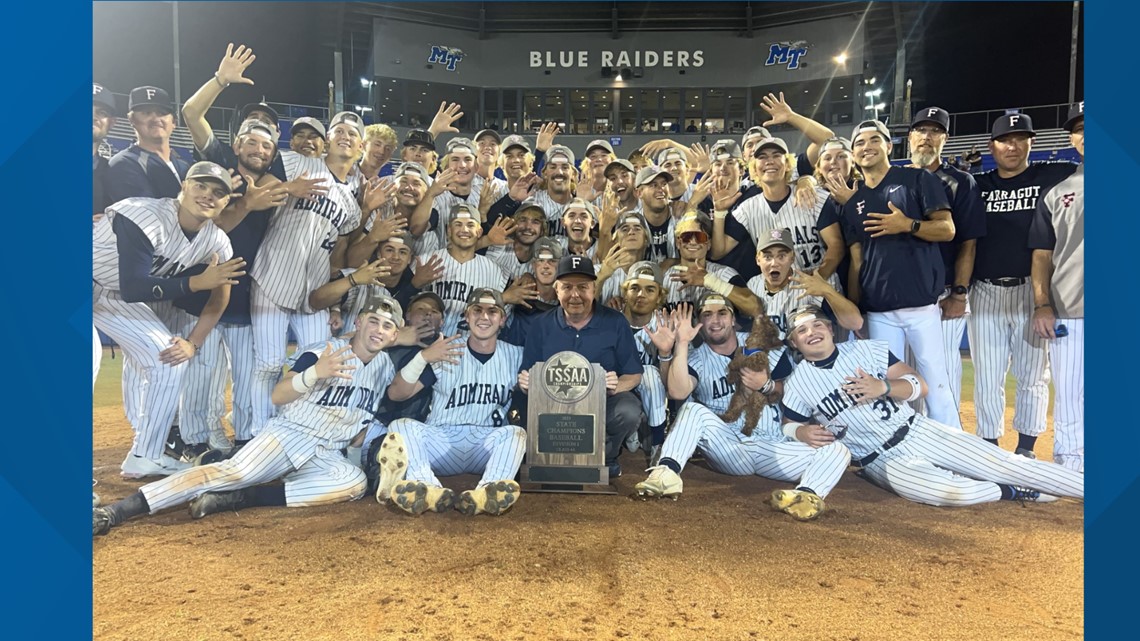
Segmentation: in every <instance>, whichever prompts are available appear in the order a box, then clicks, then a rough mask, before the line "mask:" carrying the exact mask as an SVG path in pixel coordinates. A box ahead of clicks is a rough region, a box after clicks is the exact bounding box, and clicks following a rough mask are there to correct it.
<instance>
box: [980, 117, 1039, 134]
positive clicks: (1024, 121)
mask: <svg viewBox="0 0 1140 641" xmlns="http://www.w3.org/2000/svg"><path fill="white" fill-rule="evenodd" d="M1013 133H1027V134H1029V135H1030V136H1036V135H1037V132H1036V131H1033V118H1030V117H1029V114H1005V115H1004V116H999V117H998V119H997V120H995V121H994V127H993V133H992V134H991V135H990V140H997V139H998V138H1001V137H1002V136H1004V135H1006V134H1013Z"/></svg>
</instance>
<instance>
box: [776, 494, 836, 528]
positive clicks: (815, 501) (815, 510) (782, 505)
mask: <svg viewBox="0 0 1140 641" xmlns="http://www.w3.org/2000/svg"><path fill="white" fill-rule="evenodd" d="M769 502H770V503H771V505H772V507H773V508H775V509H777V510H780V511H781V512H783V513H785V514H788V515H790V516H791V517H792V518H793V519H796V520H797V521H810V520H812V519H814V518H816V517H817V516H819V515H820V514H823V510H824V505H823V499H821V498H820V497H819V496H817V495H816V494H814V493H812V492H807V491H805V490H776V491H775V492H772V498H771V500H770V501H769Z"/></svg>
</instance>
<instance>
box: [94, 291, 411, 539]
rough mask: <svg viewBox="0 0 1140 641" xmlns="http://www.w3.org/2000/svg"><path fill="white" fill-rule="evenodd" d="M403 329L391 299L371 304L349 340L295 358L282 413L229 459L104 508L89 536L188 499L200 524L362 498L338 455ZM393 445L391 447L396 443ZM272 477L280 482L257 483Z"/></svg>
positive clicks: (373, 398) (389, 370) (363, 421)
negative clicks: (219, 515) (216, 517)
mask: <svg viewBox="0 0 1140 641" xmlns="http://www.w3.org/2000/svg"><path fill="white" fill-rule="evenodd" d="M403 323H404V321H403V316H402V313H401V311H400V305H399V303H397V302H396V301H395V300H393V299H391V298H386V297H375V298H373V299H371V300H369V301H368V303H367V304H365V306H364V310H363V311H362V312H361V314H360V316H358V317H357V322H356V332H355V333H354V334H353V336H352V338H351V339H343V338H333V339H331V340H329V341H328V342H327V343H319V344H317V345H312V346H309V347H306V348H304V349H301V350H298V354H299V355H298V356H297V359H296V360H295V361H294V363H293V366H292V368H291V369H290V371H289V372H287V373H286V374H285V377H284V378H282V379H281V381H280V382H278V383H277V385H276V386H275V387H274V388H273V401H274V403H277V404H279V405H282V406H283V407H282V410H281V413H280V414H279V415H278V416H276V417H274V418H273V419H272V420H271V421H269V423H267V424H266V426H265V429H264V430H262V431H261V432H260V433H259V434H258V435H257V436H255V437H254V438H253V440H251V441H250V442H249V443H248V444H247V445H246V446H245V447H243V448H241V449H240V450H238V451H237V454H235V455H234V457H233V458H231V459H228V460H225V461H221V462H219V463H213V464H211V465H203V466H200V467H194V468H191V469H188V470H185V471H183V472H181V473H179V474H175V475H173V476H170V477H168V478H166V479H163V480H161V481H158V482H155V483H150V484H147V485H144V486H143V487H141V488H140V489H139V491H138V492H135V493H134V494H132V495H131V496H129V497H127V498H125V499H123V500H121V501H118V502H116V503H114V504H112V505H109V506H107V507H106V508H95V510H94V511H93V513H92V517H91V518H92V522H91V530H92V535H93V536H94V535H99V534H106V533H107V532H108V531H109V530H110V529H111V528H112V527H114V526H116V525H119V524H121V523H122V522H124V521H126V520H127V519H130V518H133V517H136V516H140V515H143V514H146V513H148V512H149V513H151V514H154V513H155V512H158V511H159V510H163V509H166V508H168V507H173V506H175V505H181V504H182V503H186V502H187V501H189V503H190V517H191V518H195V519H200V518H202V517H204V516H206V515H208V514H214V513H216V512H221V511H224V510H239V509H243V508H247V507H260V506H270V505H276V506H288V507H307V506H312V505H327V504H330V503H339V502H342V501H351V500H354V499H358V498H360V497H361V496H362V495H363V494H364V490H365V487H366V485H367V480H366V478H365V476H364V472H362V471H360V468H359V467H357V466H356V465H353V464H352V463H350V462H349V461H348V460H347V459H346V458H345V457H344V454H342V453H341V449H343V448H344V447H345V446H347V445H348V443H349V442H350V441H351V440H352V439H353V438H354V437H355V436H356V435H357V434H358V433H359V432H360V431H361V429H363V428H364V427H365V426H367V425H368V423H369V422H371V420H372V413H373V412H374V411H375V410H376V407H377V406H378V405H379V402H380V398H381V396H382V395H383V394H384V390H385V388H387V387H388V384H389V383H391V381H392V377H393V376H394V375H395V368H394V367H393V366H392V361H391V360H389V359H388V355H387V354H385V353H383V351H382V350H383V349H384V348H385V347H387V346H388V345H391V344H392V342H393V341H394V340H395V339H396V333H397V331H398V330H399V328H400V326H402V325H403ZM393 441H394V442H396V443H397V444H398V441H399V437H394V438H393ZM392 452H393V453H394V455H392V456H391V458H390V459H389V465H390V467H392V468H399V469H401V470H402V469H403V467H404V465H406V457H405V456H400V452H399V448H398V447H395V448H393V449H392ZM390 476H391V474H390ZM276 479H283V480H284V484H283V485H270V486H265V485H263V484H264V483H269V482H270V481H274V480H276ZM255 486H256V487H255Z"/></svg>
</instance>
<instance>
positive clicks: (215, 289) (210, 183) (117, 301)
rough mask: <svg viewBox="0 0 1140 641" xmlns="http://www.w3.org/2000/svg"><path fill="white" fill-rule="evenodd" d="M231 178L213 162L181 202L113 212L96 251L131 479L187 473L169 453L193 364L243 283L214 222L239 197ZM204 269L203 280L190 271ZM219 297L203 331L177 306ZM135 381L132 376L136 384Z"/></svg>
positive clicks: (98, 299) (196, 174)
mask: <svg viewBox="0 0 1140 641" xmlns="http://www.w3.org/2000/svg"><path fill="white" fill-rule="evenodd" d="M231 189H232V188H231V185H230V175H229V173H228V172H227V171H226V170H225V169H222V168H221V167H220V166H219V165H216V164H214V163H210V162H200V163H197V164H195V165H194V166H193V167H191V168H190V170H189V171H188V172H187V179H186V181H185V182H184V183H183V189H182V192H181V193H180V194H179V196H178V198H168V199H151V198H131V199H127V200H123V201H119V202H117V203H115V204H114V205H112V206H110V207H108V208H107V215H106V216H105V217H104V218H103V219H101V220H100V221H99V222H98V223H96V224H95V229H94V239H93V246H92V253H93V261H92V289H93V291H92V296H93V299H94V303H93V318H94V323H95V326H96V327H97V328H99V329H100V330H102V331H103V332H104V333H105V334H107V335H108V336H110V337H111V338H112V339H114V341H115V342H116V343H118V344H119V345H121V346H122V347H123V353H124V354H125V355H126V362H125V365H124V368H123V371H124V380H123V394H124V399H123V405H124V409H125V410H126V411H127V419H128V420H129V421H130V423H131V427H132V429H134V431H135V438H134V443H133V444H132V446H131V451H130V453H129V454H127V457H126V459H124V460H123V464H122V468H121V469H122V475H123V476H124V477H125V478H140V477H143V476H154V475H167V474H171V473H174V472H177V471H178V470H180V469H183V468H184V467H185V465H184V464H182V463H181V462H179V461H177V460H175V459H173V458H171V457H169V456H166V455H165V454H164V453H163V451H164V447H165V444H166V438H167V434H168V432H169V431H170V427H171V424H172V422H173V421H174V416H175V412H176V411H177V409H178V400H179V393H180V391H181V388H182V379H183V377H184V376H185V374H186V361H188V360H190V359H191V358H193V356H194V354H195V353H196V352H197V350H198V347H199V346H201V345H202V342H203V341H204V340H205V339H206V337H207V336H208V335H209V334H210V332H211V331H212V330H213V328H214V325H215V324H216V323H217V322H218V318H219V317H220V316H221V314H222V310H224V309H225V308H226V303H227V302H228V299H229V289H230V286H231V285H233V284H234V280H235V279H236V278H237V277H239V276H241V275H242V274H244V273H245V272H244V271H243V269H244V267H245V261H244V260H242V259H241V258H240V257H238V258H234V257H233V256H232V250H231V248H230V241H229V239H228V238H227V237H226V235H225V233H223V232H222V230H220V229H218V228H217V227H216V226H215V225H214V224H213V222H212V220H213V219H214V218H216V217H217V216H218V215H219V214H220V213H221V211H222V209H224V208H225V206H226V204H227V203H228V202H229V199H230V194H231ZM199 264H205V265H206V268H205V270H204V271H202V273H200V274H198V275H196V276H187V275H186V274H185V272H186V271H187V269H188V268H190V267H192V266H194V265H199ZM205 290H210V291H211V295H210V300H209V301H208V302H207V304H206V307H205V308H204V309H203V310H202V313H201V315H200V317H199V319H198V322H197V323H194V324H193V327H192V328H190V331H189V333H188V334H187V335H186V336H185V337H182V336H179V335H178V334H179V333H180V332H181V330H182V329H183V326H184V325H186V326H189V324H188V323H186V321H185V314H184V313H183V312H181V311H180V310H177V309H175V308H174V306H173V305H172V304H171V301H173V300H174V299H176V298H179V297H181V296H185V295H186V294H188V293H190V292H194V291H205ZM128 372H130V374H129V375H128Z"/></svg>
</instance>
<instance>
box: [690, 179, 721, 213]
mask: <svg viewBox="0 0 1140 641" xmlns="http://www.w3.org/2000/svg"><path fill="white" fill-rule="evenodd" d="M714 180H715V177H714V176H713V175H712V174H710V173H709V172H707V171H706V172H705V173H704V174H702V175H701V177H700V178H698V179H697V182H695V183H693V194H692V195H691V196H690V197H689V204H691V205H693V207H694V208H696V206H697V205H699V204H700V203H702V202H704V200H705V198H708V197H709V195H710V194H712V189H713V181H714Z"/></svg>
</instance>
